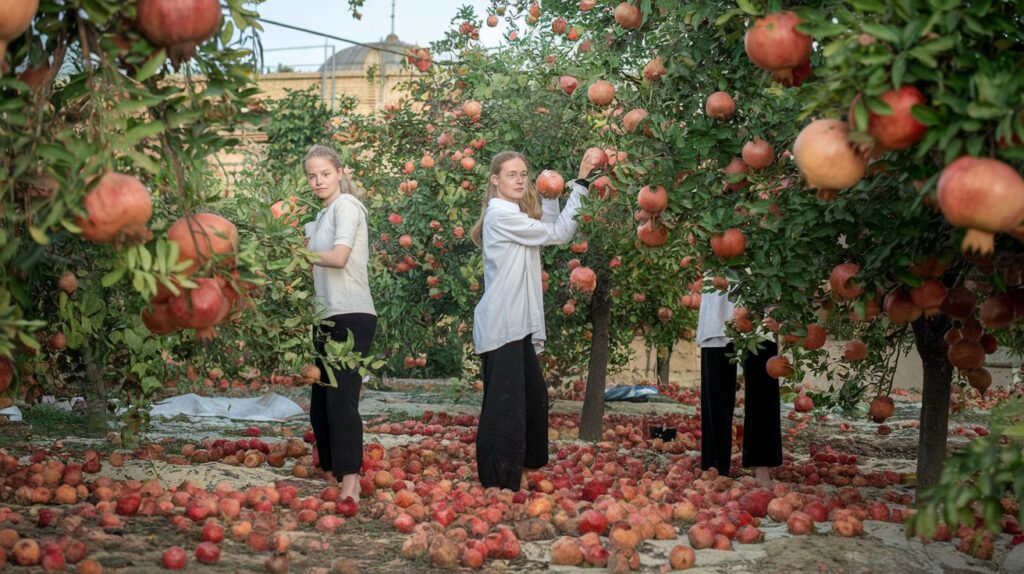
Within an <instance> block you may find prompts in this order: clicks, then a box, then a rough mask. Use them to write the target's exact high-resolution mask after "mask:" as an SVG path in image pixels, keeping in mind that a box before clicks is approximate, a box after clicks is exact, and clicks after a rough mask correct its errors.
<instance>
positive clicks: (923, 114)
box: [910, 104, 942, 127]
mask: <svg viewBox="0 0 1024 574" xmlns="http://www.w3.org/2000/svg"><path fill="white" fill-rule="evenodd" d="M910 115H912V116H914V119H916V120H917V121H919V122H921V123H922V124H924V125H926V126H929V127H931V126H937V125H939V123H940V122H941V121H942V118H941V117H939V114H938V113H937V112H936V111H935V108H932V107H930V106H924V105H921V104H914V105H913V106H911V108H910Z"/></svg>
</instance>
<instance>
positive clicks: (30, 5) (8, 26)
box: [0, 0, 39, 76]
mask: <svg viewBox="0 0 1024 574" xmlns="http://www.w3.org/2000/svg"><path fill="white" fill-rule="evenodd" d="M37 10H39V0H0V63H2V62H3V61H4V59H6V57H7V44H8V43H10V42H11V40H14V39H16V38H18V37H19V36H21V35H22V34H24V33H25V30H28V25H29V24H31V23H32V18H34V17H35V15H36V11H37ZM0 76H3V67H2V66H0Z"/></svg>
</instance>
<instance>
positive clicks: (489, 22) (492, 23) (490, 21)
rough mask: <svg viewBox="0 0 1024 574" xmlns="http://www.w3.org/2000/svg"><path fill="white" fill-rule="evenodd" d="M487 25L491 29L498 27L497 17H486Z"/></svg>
mask: <svg viewBox="0 0 1024 574" xmlns="http://www.w3.org/2000/svg"><path fill="white" fill-rule="evenodd" d="M487 25H488V26H490V27H491V28H493V27H495V26H497V25H498V17H497V16H495V15H494V14H491V15H490V16H488V17H487Z"/></svg>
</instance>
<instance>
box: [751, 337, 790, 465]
mask: <svg viewBox="0 0 1024 574" xmlns="http://www.w3.org/2000/svg"><path fill="white" fill-rule="evenodd" d="M778 352H779V347H778V345H776V344H775V342H773V341H762V342H761V344H760V346H758V349H757V352H756V353H750V354H748V355H747V358H746V360H744V362H743V375H744V376H743V380H744V383H743V397H744V401H743V466H744V467H758V466H764V467H768V466H779V465H780V464H782V421H781V415H780V414H779V380H778V379H773V378H772V377H769V376H768V372H767V370H766V369H765V366H766V363H767V362H768V359H770V358H771V357H773V356H775V355H777V354H778Z"/></svg>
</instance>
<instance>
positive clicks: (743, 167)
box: [722, 157, 750, 191]
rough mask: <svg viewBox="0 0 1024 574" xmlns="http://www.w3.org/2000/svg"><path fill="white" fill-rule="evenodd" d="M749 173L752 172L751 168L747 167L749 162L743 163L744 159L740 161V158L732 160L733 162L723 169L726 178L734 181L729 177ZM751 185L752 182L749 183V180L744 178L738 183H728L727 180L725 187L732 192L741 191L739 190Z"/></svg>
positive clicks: (737, 181)
mask: <svg viewBox="0 0 1024 574" xmlns="http://www.w3.org/2000/svg"><path fill="white" fill-rule="evenodd" d="M749 171H750V166H748V165H747V162H745V161H743V160H742V159H740V158H738V157H734V158H732V160H731V161H730V162H729V165H727V166H725V167H724V168H723V169H722V173H724V174H725V175H726V177H727V178H729V179H732V178H731V177H729V176H735V175H739V174H746V173H748V172H749ZM749 184H750V182H748V181H747V178H745V177H744V178H741V179H738V180H736V181H728V180H727V181H726V182H725V187H727V188H729V190H730V191H739V190H741V189H743V188H745V187H747V185H749Z"/></svg>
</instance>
